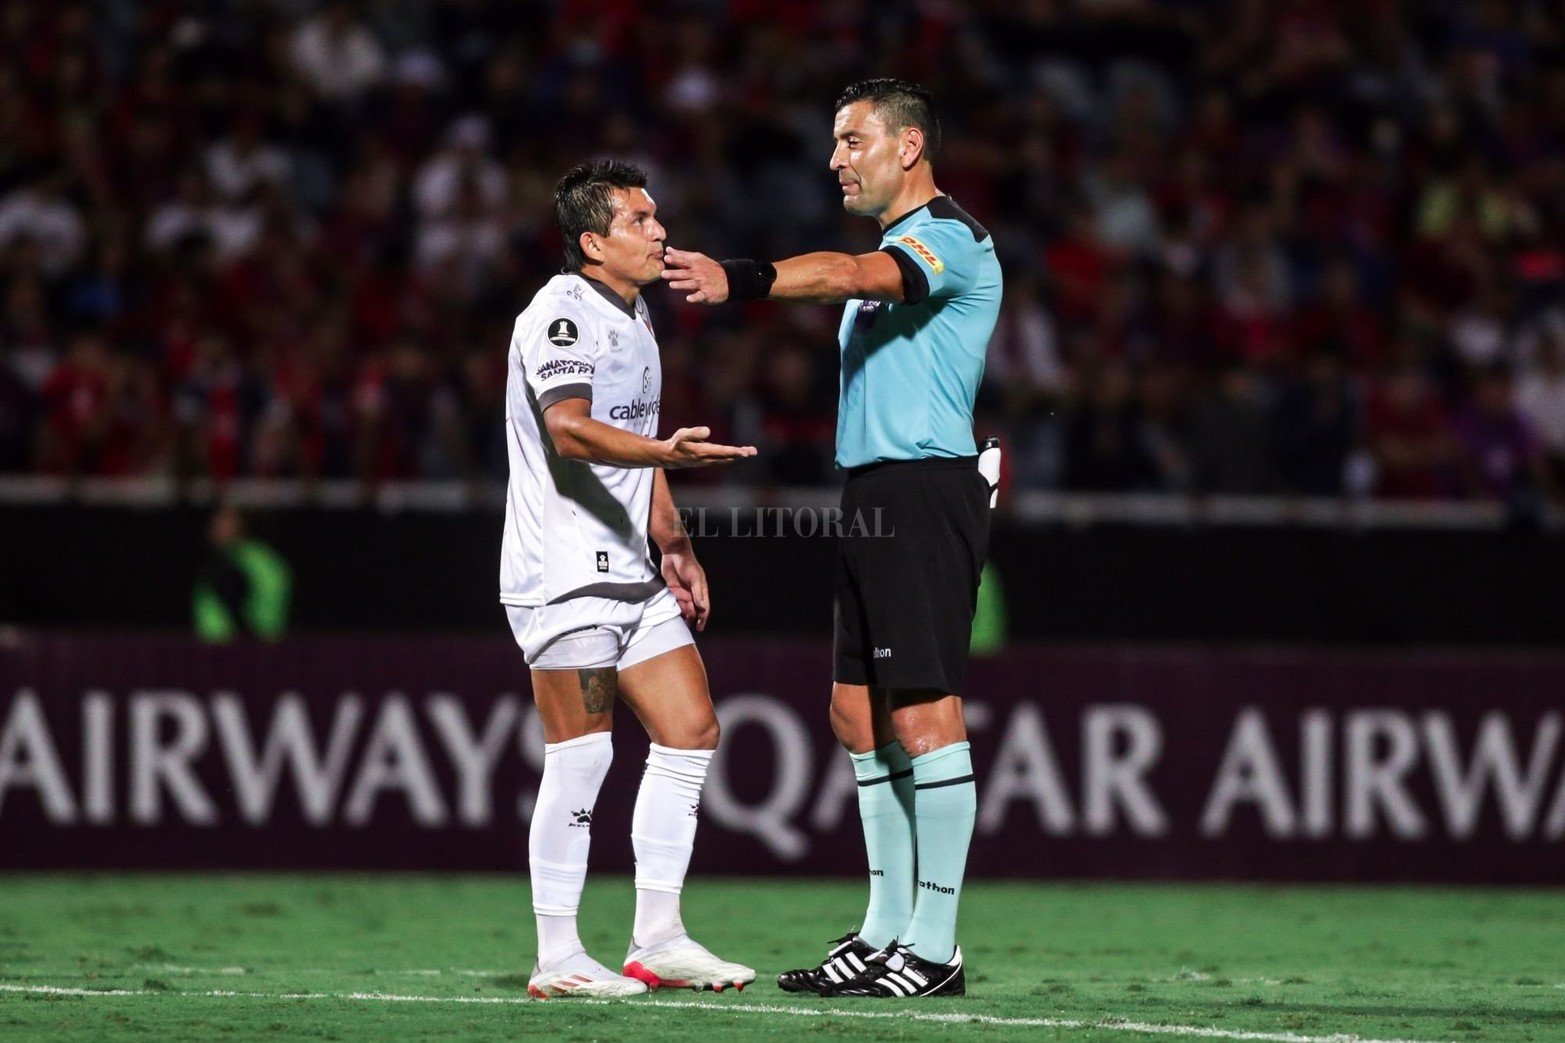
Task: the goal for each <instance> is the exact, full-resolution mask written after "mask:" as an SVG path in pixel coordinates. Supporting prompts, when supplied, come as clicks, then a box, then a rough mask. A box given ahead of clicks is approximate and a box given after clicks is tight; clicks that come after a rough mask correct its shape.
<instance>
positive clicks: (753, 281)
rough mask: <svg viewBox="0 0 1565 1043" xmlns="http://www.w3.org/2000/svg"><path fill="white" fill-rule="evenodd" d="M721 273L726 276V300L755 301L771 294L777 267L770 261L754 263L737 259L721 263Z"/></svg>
mask: <svg viewBox="0 0 1565 1043" xmlns="http://www.w3.org/2000/svg"><path fill="white" fill-rule="evenodd" d="M722 265H723V272H724V274H726V275H727V276H728V299H729V300H731V301H757V300H760V299H761V298H762V297H765V296H767V295H768V294H770V293H771V292H772V283H774V282H776V281H777V266H776V265H775V264H773V263H772V262H770V261H754V260H751V259H750V258H748V257H738V258H735V259H734V260H731V261H723V262H722Z"/></svg>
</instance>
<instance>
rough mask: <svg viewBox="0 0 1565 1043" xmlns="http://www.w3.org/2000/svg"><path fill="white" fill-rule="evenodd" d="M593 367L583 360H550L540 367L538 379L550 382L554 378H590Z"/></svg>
mask: <svg viewBox="0 0 1565 1043" xmlns="http://www.w3.org/2000/svg"><path fill="white" fill-rule="evenodd" d="M592 370H593V366H592V363H590V362H583V361H582V360H581V359H550V360H549V361H548V362H545V363H544V364H543V365H541V366H539V367H538V379H539V380H549V379H551V378H553V377H590V376H592Z"/></svg>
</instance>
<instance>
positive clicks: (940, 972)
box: [821, 942, 967, 999]
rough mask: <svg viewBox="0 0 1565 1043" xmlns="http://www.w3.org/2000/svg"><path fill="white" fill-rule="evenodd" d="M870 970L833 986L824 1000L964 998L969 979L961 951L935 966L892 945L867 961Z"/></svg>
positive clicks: (904, 947)
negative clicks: (845, 998)
mask: <svg viewBox="0 0 1565 1043" xmlns="http://www.w3.org/2000/svg"><path fill="white" fill-rule="evenodd" d="M866 962H867V963H868V964H869V967H868V968H867V969H866V970H865V971H864V973H863V974H860V975H859V976H858V977H857V978H854V979H852V980H851V981H845V982H843V983H842V984H841V985H832V986H830V987H829V988H827V989H825V990H823V991H822V992H821V995H822V996H827V997H834V996H883V997H885V998H887V999H910V998H913V997H916V996H965V995H967V975H966V974H965V973H963V971H962V947H961V946H960V945H959V946H957V948H956V955H955V956H953V957H952V958H951V962H950V963H936V962H934V961H933V960H926V959H924V958H923V957H921V956H919V955H918V954H917V953H915V952H914V951H913V950H912V949H909V948H908V947H907V946H905V945H898V944H897V943H896V942H892V943H891V944H890V945H888V946H886V947H885V948H884V949H882V950H881V951H880V952H877V953H876V954H875V955H873V956H871V957H870V958H869V959H868V960H867V961H866Z"/></svg>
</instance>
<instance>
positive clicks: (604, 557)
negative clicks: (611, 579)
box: [598, 550, 609, 572]
mask: <svg viewBox="0 0 1565 1043" xmlns="http://www.w3.org/2000/svg"><path fill="white" fill-rule="evenodd" d="M598 571H599V572H607V571H609V552H608V551H606V550H600V551H598Z"/></svg>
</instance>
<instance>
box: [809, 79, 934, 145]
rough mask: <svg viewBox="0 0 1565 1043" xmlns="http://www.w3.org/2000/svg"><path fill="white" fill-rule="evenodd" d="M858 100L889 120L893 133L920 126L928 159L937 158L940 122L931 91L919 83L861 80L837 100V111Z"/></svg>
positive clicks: (834, 110)
mask: <svg viewBox="0 0 1565 1043" xmlns="http://www.w3.org/2000/svg"><path fill="white" fill-rule="evenodd" d="M856 101H867V102H869V103H870V104H871V105H873V106H874V109H875V115H877V116H879V117H880V118H881V119H882V120H884V121H885V124H886V126H887V128H888V129H890V130H891V131H892V132H893V133H895V132H896V131H899V130H901V129H902V128H903V127H917V128H918V129H919V130H921V131H923V132H924V158H926V159H933V158H934V157H935V154H936V153H938V152H939V151H940V121H939V120H938V119H936V118H935V103H934V102H933V101H931V100H930V98H929V92H928V91H926V90H925V89H924V88H922V87H920V86H919V85H918V84H916V83H911V82H909V81H907V80H898V79H893V78H891V77H889V76H887V77H881V78H879V79H874V80H860V81H859V82H858V83H855V84H854V85H853V86H851V87H849V88H848V89H847V90H845V91H843V92H842V94H841V95H839V96H838V98H837V107H836V108H835V109H833V110H832V111H833V112H841V111H842V110H843V109H844V108H845V107H846V106H849V105H852V104H853V103H854V102H856Z"/></svg>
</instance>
